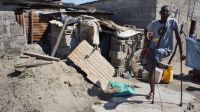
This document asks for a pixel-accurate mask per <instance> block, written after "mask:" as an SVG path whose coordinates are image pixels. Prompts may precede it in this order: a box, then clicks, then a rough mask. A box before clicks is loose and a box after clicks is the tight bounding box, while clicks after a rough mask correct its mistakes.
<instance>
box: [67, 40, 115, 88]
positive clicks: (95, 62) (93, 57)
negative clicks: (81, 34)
mask: <svg viewBox="0 0 200 112" xmlns="http://www.w3.org/2000/svg"><path fill="white" fill-rule="evenodd" d="M68 57H69V59H71V60H72V61H73V62H74V64H75V65H77V66H78V67H80V68H81V69H82V70H83V71H84V72H85V73H86V74H87V78H88V79H89V80H90V81H92V82H93V83H94V84H96V85H98V86H99V87H101V89H102V90H105V89H106V88H107V85H108V82H109V81H110V80H111V79H112V76H113V75H114V73H115V69H114V67H113V66H112V65H111V64H110V63H109V62H108V61H107V60H106V59H105V58H104V57H103V56H102V55H101V54H100V53H99V52H98V51H96V50H94V48H93V47H92V46H91V45H90V44H89V43H88V42H87V41H85V40H84V41H82V42H81V43H80V44H79V45H78V46H77V47H76V48H75V50H74V51H73V52H72V53H71V54H70V55H69V56H68Z"/></svg>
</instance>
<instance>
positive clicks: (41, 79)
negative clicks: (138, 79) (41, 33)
mask: <svg viewBox="0 0 200 112" xmlns="http://www.w3.org/2000/svg"><path fill="white" fill-rule="evenodd" d="M25 60H26V59H20V58H19V57H9V56H4V57H1V59H0V71H1V73H0V85H1V86H0V96H1V97H0V112H27V111H29V112H65V111H70V112H86V111H87V112H93V110H92V109H91V107H90V106H91V105H92V104H93V103H94V102H95V101H96V100H97V97H95V96H96V91H94V90H98V89H97V88H96V87H95V86H94V85H93V84H90V83H88V82H87V81H86V80H85V79H84V77H83V75H82V74H80V73H78V72H77V70H76V69H75V68H74V67H71V66H68V65H67V64H66V63H65V62H62V61H60V62H53V64H49V65H43V66H38V67H31V68H26V69H25V70H24V71H22V72H15V69H14V65H15V64H19V63H22V62H23V61H25ZM91 88H92V89H91ZM94 88H95V89H94ZM92 94H93V95H92Z"/></svg>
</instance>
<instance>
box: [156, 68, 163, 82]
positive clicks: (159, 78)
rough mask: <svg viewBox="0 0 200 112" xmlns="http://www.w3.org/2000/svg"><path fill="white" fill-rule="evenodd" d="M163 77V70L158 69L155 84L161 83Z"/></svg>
mask: <svg viewBox="0 0 200 112" xmlns="http://www.w3.org/2000/svg"><path fill="white" fill-rule="evenodd" d="M162 75H163V69H160V68H156V72H155V83H160V81H161V79H162Z"/></svg>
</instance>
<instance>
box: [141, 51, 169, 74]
mask: <svg viewBox="0 0 200 112" xmlns="http://www.w3.org/2000/svg"><path fill="white" fill-rule="evenodd" d="M169 55H170V52H168V51H167V50H166V49H162V48H160V49H156V50H155V49H149V52H147V56H146V63H145V64H144V65H143V67H144V69H145V70H147V71H148V72H151V71H153V70H154V69H155V67H156V66H157V65H158V64H159V63H160V62H161V60H162V59H163V58H166V57H168V56H169Z"/></svg>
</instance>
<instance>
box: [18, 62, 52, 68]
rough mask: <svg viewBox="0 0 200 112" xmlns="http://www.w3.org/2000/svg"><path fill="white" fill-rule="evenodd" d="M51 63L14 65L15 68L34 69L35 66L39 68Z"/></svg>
mask: <svg viewBox="0 0 200 112" xmlns="http://www.w3.org/2000/svg"><path fill="white" fill-rule="evenodd" d="M52 63H53V62H38V63H32V64H21V65H15V68H23V67H35V66H41V65H47V64H52Z"/></svg>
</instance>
